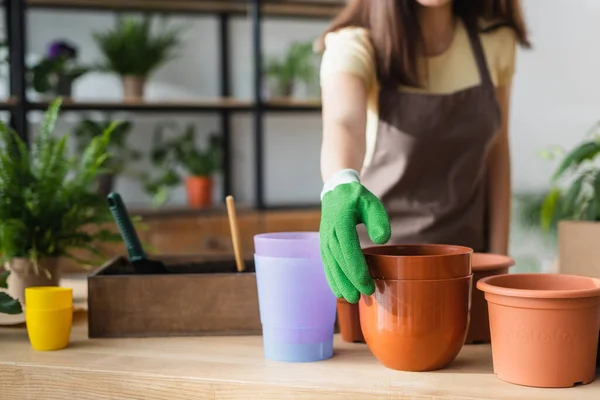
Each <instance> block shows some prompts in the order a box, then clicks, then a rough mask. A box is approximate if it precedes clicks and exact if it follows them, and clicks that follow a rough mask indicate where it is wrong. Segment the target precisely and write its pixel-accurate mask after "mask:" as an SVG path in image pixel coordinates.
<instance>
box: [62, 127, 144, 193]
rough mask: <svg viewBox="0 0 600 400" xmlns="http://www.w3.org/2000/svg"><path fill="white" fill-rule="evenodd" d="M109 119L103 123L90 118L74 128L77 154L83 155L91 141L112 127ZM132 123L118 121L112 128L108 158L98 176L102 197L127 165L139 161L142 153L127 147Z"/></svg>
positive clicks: (110, 188)
mask: <svg viewBox="0 0 600 400" xmlns="http://www.w3.org/2000/svg"><path fill="white" fill-rule="evenodd" d="M113 124H114V122H113V121H112V120H110V118H107V119H105V120H104V121H94V120H92V119H90V118H84V119H82V120H81V121H80V122H79V124H78V125H77V126H76V127H75V132H74V133H75V139H76V141H77V152H78V154H84V150H85V148H86V147H87V146H89V144H90V143H91V141H92V140H93V139H94V138H95V137H98V136H101V135H102V134H103V132H105V131H106V130H107V129H109V128H110V127H111V125H113ZM132 128H133V123H132V122H131V121H119V122H118V124H117V125H115V126H114V127H113V132H112V134H111V136H110V142H109V144H108V153H109V154H110V157H109V158H108V159H107V160H106V162H105V163H104V168H103V170H104V172H103V173H101V174H100V175H98V177H97V181H98V193H99V194H100V195H102V196H103V197H106V196H108V194H109V193H111V192H112V191H113V187H114V181H115V177H116V176H118V175H121V174H123V173H124V172H125V170H126V167H127V163H128V162H130V161H136V160H139V159H140V158H141V156H142V153H141V152H139V151H137V150H134V149H131V148H129V147H128V146H127V136H128V135H129V134H130V133H131V130H132Z"/></svg>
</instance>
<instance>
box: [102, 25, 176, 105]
mask: <svg viewBox="0 0 600 400" xmlns="http://www.w3.org/2000/svg"><path fill="white" fill-rule="evenodd" d="M151 27H152V17H151V15H145V16H144V17H143V18H142V19H141V20H139V19H136V18H133V17H121V16H118V17H117V20H116V25H115V27H114V28H113V29H110V30H108V31H106V32H96V33H94V34H93V36H94V39H95V40H96V43H97V44H98V47H99V48H100V51H101V52H102V55H103V57H104V61H103V62H102V64H101V66H100V68H101V69H102V70H105V71H110V72H113V73H116V74H118V75H119V76H120V77H121V82H122V84H123V94H124V97H125V100H134V101H139V100H141V99H143V97H144V87H145V84H146V80H147V79H148V78H149V77H150V75H151V73H153V72H154V71H155V70H156V69H157V68H158V67H160V66H162V65H163V64H164V63H166V62H167V61H169V60H171V59H172V58H173V57H174V50H175V49H176V48H177V47H178V46H179V45H180V44H181V33H182V28H181V27H175V28H167V27H166V25H164V24H163V25H162V29H161V31H160V32H159V33H158V34H152V33H151Z"/></svg>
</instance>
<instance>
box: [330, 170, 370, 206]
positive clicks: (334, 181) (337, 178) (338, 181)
mask: <svg viewBox="0 0 600 400" xmlns="http://www.w3.org/2000/svg"><path fill="white" fill-rule="evenodd" d="M352 182H358V183H360V177H359V175H358V172H356V171H355V170H353V169H342V170H340V171H338V172H336V173H335V174H333V175H332V176H331V177H330V178H329V179H328V180H327V182H325V185H323V190H322V191H321V200H323V196H325V193H327V192H330V191H332V190H333V189H335V188H336V186H339V185H342V184H345V183H352Z"/></svg>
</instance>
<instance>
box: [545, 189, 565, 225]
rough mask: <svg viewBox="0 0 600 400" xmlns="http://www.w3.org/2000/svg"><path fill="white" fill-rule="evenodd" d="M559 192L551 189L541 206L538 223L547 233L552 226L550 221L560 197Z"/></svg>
mask: <svg viewBox="0 0 600 400" xmlns="http://www.w3.org/2000/svg"><path fill="white" fill-rule="evenodd" d="M560 194H561V193H560V190H559V189H558V188H553V189H552V190H551V191H550V192H549V193H548V195H547V196H546V198H545V199H544V203H543V204H542V209H541V213H540V223H541V225H542V229H544V230H545V231H548V230H549V229H550V226H551V224H552V219H553V217H554V215H555V213H556V209H557V203H558V199H559V197H560Z"/></svg>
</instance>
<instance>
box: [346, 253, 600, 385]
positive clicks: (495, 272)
mask: <svg viewBox="0 0 600 400" xmlns="http://www.w3.org/2000/svg"><path fill="white" fill-rule="evenodd" d="M363 252H364V255H365V259H366V261H367V265H368V266H369V270H370V273H371V275H372V277H373V279H374V281H375V286H376V289H375V293H373V294H372V295H371V296H364V295H363V296H362V298H361V299H360V301H359V304H357V305H356V304H348V303H345V302H343V301H339V302H338V322H339V325H340V330H341V333H342V337H343V338H344V340H346V341H350V342H356V341H361V340H364V341H365V342H366V343H367V345H368V347H369V349H370V350H371V352H372V353H373V355H374V356H375V358H377V359H378V360H379V361H380V362H381V363H382V364H383V365H385V366H386V367H388V368H391V369H396V370H402V371H431V370H437V369H441V368H445V367H448V366H450V364H451V363H452V361H453V360H454V359H455V358H456V356H457V355H458V353H459V352H460V350H461V348H462V347H463V345H465V344H475V343H490V342H491V349H492V357H493V368H494V373H495V374H496V375H497V377H498V378H499V379H501V380H503V381H506V382H509V383H513V384H518V385H525V386H534V387H544V388H558V387H571V386H575V385H578V384H587V383H590V382H592V381H593V380H594V379H595V376H596V363H597V353H598V331H599V330H600V279H596V278H592V277H587V276H579V275H568V274H509V273H508V271H509V268H510V267H511V266H512V265H513V264H514V261H513V260H512V259H511V258H510V257H506V256H500V255H494V254H480V253H473V252H472V250H471V249H469V248H466V247H461V246H447V245H394V246H376V247H370V248H366V249H364V250H363ZM486 303H487V304H486ZM357 318H358V320H359V321H357ZM469 320H470V323H469ZM357 327H358V329H357ZM361 335H362V337H361Z"/></svg>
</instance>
